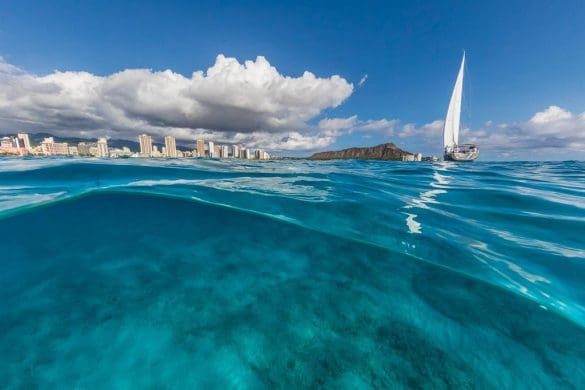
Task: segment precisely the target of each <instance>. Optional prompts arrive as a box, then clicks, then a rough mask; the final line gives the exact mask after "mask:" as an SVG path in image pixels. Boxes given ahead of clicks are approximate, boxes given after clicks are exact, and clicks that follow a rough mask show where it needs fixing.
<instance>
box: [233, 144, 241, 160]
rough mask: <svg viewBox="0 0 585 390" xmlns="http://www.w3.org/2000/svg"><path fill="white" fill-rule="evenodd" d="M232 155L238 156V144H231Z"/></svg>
mask: <svg viewBox="0 0 585 390" xmlns="http://www.w3.org/2000/svg"><path fill="white" fill-rule="evenodd" d="M232 157H233V158H240V147H239V146H238V145H232Z"/></svg>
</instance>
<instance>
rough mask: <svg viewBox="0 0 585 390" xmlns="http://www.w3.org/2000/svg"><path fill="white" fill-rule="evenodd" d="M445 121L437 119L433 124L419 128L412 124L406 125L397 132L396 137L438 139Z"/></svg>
mask: <svg viewBox="0 0 585 390" xmlns="http://www.w3.org/2000/svg"><path fill="white" fill-rule="evenodd" d="M444 123H445V121H443V120H442V119H437V120H435V121H433V122H430V123H426V124H424V125H423V126H421V127H416V125H415V124H413V123H407V124H405V125H404V126H402V128H401V129H400V131H399V132H398V137H400V138H408V137H426V138H432V139H434V138H436V137H439V136H440V135H441V134H442V133H443V124H444Z"/></svg>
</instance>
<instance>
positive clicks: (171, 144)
mask: <svg viewBox="0 0 585 390" xmlns="http://www.w3.org/2000/svg"><path fill="white" fill-rule="evenodd" d="M165 148H166V153H165V154H166V156H167V157H172V158H176V157H177V143H176V140H175V137H173V136H172V135H167V136H166V137H165Z"/></svg>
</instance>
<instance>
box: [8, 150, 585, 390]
mask: <svg viewBox="0 0 585 390" xmlns="http://www.w3.org/2000/svg"><path fill="white" fill-rule="evenodd" d="M0 242H1V243H2V249H1V252H0V259H1V260H0V302H2V305H1V306H0V356H2V363H0V387H1V388H3V389H5V388H14V389H16V388H79V389H93V388H100V389H101V388H118V389H122V388H130V389H134V388H205V389H210V388H218V389H232V388H233V389H240V388H242V389H245V388H253V389H258V388H268V389H271V388H351V389H369V388H400V387H403V388H454V387H476V388H530V389H533V388H582V386H583V383H585V328H584V326H585V307H584V305H585V289H584V287H583V285H584V283H583V281H584V280H585V263H584V262H585V163H582V162H563V163H486V162H477V163H473V164H459V165H457V164H450V163H435V164H432V163H394V162H364V161H342V162H339V161H333V162H309V161H268V162H245V161H229V160H223V161H211V160H174V161H172V160H170V161H165V160H138V159H130V160H110V161H108V160H90V159H88V160H79V159H77V160H75V159H46V160H43V159H28V160H27V159H2V160H0Z"/></svg>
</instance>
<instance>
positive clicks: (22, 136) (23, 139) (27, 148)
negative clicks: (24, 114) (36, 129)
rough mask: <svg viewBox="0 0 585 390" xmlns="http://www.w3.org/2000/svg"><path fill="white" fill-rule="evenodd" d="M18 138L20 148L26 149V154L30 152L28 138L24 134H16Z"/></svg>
mask: <svg viewBox="0 0 585 390" xmlns="http://www.w3.org/2000/svg"><path fill="white" fill-rule="evenodd" d="M18 138H19V139H21V140H22V144H23V145H22V146H23V147H24V148H25V149H26V151H27V152H30V150H31V147H30V138H29V137H28V134H26V133H18Z"/></svg>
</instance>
